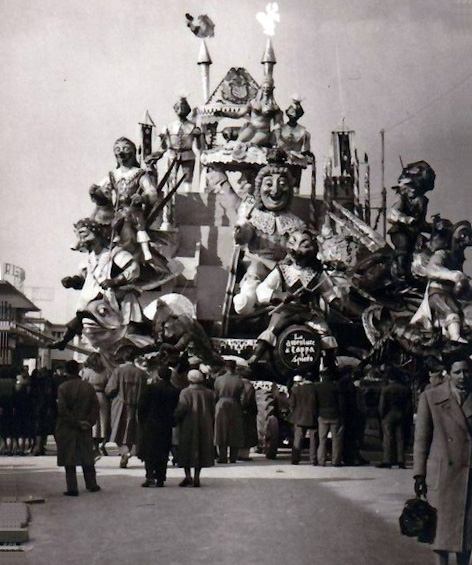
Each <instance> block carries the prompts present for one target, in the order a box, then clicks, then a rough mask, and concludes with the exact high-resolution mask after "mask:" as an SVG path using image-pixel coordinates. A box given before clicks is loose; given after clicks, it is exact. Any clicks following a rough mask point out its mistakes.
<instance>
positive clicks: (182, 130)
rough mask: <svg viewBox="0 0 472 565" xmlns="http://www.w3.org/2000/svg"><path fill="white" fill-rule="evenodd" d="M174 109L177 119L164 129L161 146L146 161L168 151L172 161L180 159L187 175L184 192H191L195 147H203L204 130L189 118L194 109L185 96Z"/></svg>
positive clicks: (151, 161)
mask: <svg viewBox="0 0 472 565" xmlns="http://www.w3.org/2000/svg"><path fill="white" fill-rule="evenodd" d="M174 111H175V113H176V114H177V120H174V121H173V122H171V123H170V124H168V125H167V126H166V127H165V128H164V129H163V130H162V132H161V134H160V136H159V137H160V140H161V146H160V148H159V149H158V150H157V151H155V152H154V153H152V154H151V155H149V156H148V157H147V159H146V163H155V162H156V161H158V160H159V159H160V158H161V157H162V156H163V155H164V154H165V153H167V156H168V157H169V160H170V161H172V160H173V159H178V162H179V165H180V168H181V169H182V172H183V174H184V177H185V178H184V182H183V183H182V189H183V191H184V192H190V191H191V189H192V181H193V172H194V169H195V158H196V156H195V152H194V147H195V148H196V149H197V150H200V149H201V145H202V132H201V130H200V128H198V127H197V126H196V125H195V123H194V122H192V121H191V120H189V119H188V115H189V114H190V112H191V111H192V109H191V108H190V105H189V103H188V101H187V98H186V97H185V96H181V97H180V98H179V99H178V100H177V102H176V103H175V104H174ZM177 170H178V169H176V172H177Z"/></svg>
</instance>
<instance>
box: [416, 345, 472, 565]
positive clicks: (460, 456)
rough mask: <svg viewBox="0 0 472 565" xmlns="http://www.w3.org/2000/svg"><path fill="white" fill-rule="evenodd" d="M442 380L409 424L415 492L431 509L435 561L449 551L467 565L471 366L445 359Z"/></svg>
mask: <svg viewBox="0 0 472 565" xmlns="http://www.w3.org/2000/svg"><path fill="white" fill-rule="evenodd" d="M447 362H448V377H447V378H446V379H445V381H444V382H443V383H442V384H439V385H437V386H436V387H433V388H430V389H427V390H425V391H424V392H423V393H422V395H421V396H420V400H419V406H418V413H417V417H416V426H415V428H416V429H415V443H414V468H413V474H414V478H415V493H416V495H417V496H426V494H428V501H429V502H430V504H431V505H432V506H434V507H435V508H436V509H437V515H438V521H437V528H436V537H435V540H434V545H433V549H434V551H435V553H436V563H437V564H438V565H447V563H448V558H449V552H455V553H456V554H457V563H458V565H468V563H469V561H470V553H471V550H472V472H471V471H472V395H471V391H472V363H471V359H470V358H469V357H466V356H465V355H456V356H454V357H450V358H449V359H448V360H447Z"/></svg>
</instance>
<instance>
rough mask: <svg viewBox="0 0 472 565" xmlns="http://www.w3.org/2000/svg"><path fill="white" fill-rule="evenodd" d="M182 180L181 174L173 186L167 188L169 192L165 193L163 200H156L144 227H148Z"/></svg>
mask: <svg viewBox="0 0 472 565" xmlns="http://www.w3.org/2000/svg"><path fill="white" fill-rule="evenodd" d="M184 180H185V175H182V176H181V177H180V179H179V180H178V181H177V182H176V183H175V186H173V187H172V189H171V190H169V192H168V193H167V194H166V196H165V198H164V199H163V200H161V201H160V202H157V203H156V204H155V205H154V207H153V209H152V210H151V212H150V213H149V216H148V217H147V220H146V227H149V226H150V225H151V224H152V222H153V221H154V220H155V219H156V217H157V215H158V214H159V212H160V211H161V210H162V209H163V208H164V206H165V205H166V204H167V203H168V202H169V200H170V199H171V198H172V197H173V196H174V194H175V193H176V192H177V189H178V188H179V186H180V185H181V184H182V183H183V182H184Z"/></svg>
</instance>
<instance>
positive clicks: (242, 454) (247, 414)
mask: <svg viewBox="0 0 472 565" xmlns="http://www.w3.org/2000/svg"><path fill="white" fill-rule="evenodd" d="M241 380H242V383H243V388H244V390H243V396H242V400H241V406H242V409H243V432H244V433H243V435H244V446H243V447H241V448H240V449H239V451H238V459H239V460H240V461H250V460H251V458H250V451H251V447H255V446H256V445H257V401H256V390H255V388H254V385H253V384H252V382H251V381H250V380H249V379H246V378H243V377H241Z"/></svg>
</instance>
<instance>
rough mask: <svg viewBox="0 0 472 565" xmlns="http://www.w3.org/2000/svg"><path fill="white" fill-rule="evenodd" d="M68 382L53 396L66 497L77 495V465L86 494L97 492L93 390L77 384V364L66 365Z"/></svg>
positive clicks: (95, 408) (94, 395)
mask: <svg viewBox="0 0 472 565" xmlns="http://www.w3.org/2000/svg"><path fill="white" fill-rule="evenodd" d="M65 369H66V373H67V377H68V380H67V381H66V382H64V383H62V384H61V385H60V386H59V389H58V392H57V410H58V416H57V421H56V432H55V437H56V444H57V464H58V466H59V467H65V469H66V483H67V491H66V492H65V493H64V494H65V495H67V496H77V495H78V494H79V491H78V486H77V473H76V466H77V465H81V466H82V470H83V473H84V481H85V486H86V488H87V490H89V491H90V492H97V491H99V490H100V487H99V486H98V485H97V479H96V473H95V466H94V453H93V440H92V426H93V425H94V424H95V423H96V421H97V419H98V414H99V409H100V406H99V403H98V399H97V395H96V394H95V391H94V390H93V386H92V385H91V384H89V383H86V382H84V381H82V380H81V378H80V376H79V364H78V363H77V362H76V361H73V360H71V361H67V362H66V364H65Z"/></svg>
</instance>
